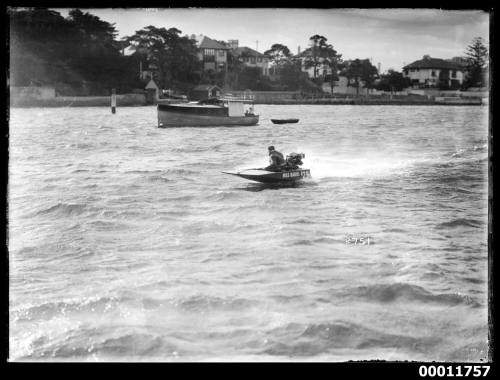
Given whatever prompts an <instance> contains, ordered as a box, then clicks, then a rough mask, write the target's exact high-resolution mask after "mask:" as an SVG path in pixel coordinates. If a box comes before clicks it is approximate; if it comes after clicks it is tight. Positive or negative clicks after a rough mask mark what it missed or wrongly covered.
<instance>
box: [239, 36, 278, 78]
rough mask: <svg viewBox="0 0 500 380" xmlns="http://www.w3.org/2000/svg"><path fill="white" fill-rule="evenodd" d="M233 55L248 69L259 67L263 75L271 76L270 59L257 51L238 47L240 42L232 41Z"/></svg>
mask: <svg viewBox="0 0 500 380" xmlns="http://www.w3.org/2000/svg"><path fill="white" fill-rule="evenodd" d="M230 44H231V47H232V50H231V52H232V54H233V55H234V56H235V57H236V58H238V59H239V61H240V62H242V63H243V65H244V66H246V67H258V68H260V69H261V70H262V75H265V76H268V75H269V58H268V57H267V56H265V55H264V54H262V53H259V52H258V51H257V50H254V49H251V48H249V47H246V46H241V47H238V40H231V41H230Z"/></svg>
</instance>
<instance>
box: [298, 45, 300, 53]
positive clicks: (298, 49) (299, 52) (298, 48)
mask: <svg viewBox="0 0 500 380" xmlns="http://www.w3.org/2000/svg"><path fill="white" fill-rule="evenodd" d="M299 54H300V45H299V46H298V47H297V55H299Z"/></svg>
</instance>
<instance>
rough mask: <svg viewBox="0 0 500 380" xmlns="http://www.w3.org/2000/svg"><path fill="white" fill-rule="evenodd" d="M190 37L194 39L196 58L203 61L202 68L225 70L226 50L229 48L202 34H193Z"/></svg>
mask: <svg viewBox="0 0 500 380" xmlns="http://www.w3.org/2000/svg"><path fill="white" fill-rule="evenodd" d="M191 38H192V39H194V40H196V46H197V47H198V59H199V60H200V61H202V62H203V70H213V71H225V70H227V52H228V51H229V50H231V48H229V47H227V46H225V45H223V44H221V43H219V42H217V41H215V40H212V39H211V38H209V37H207V36H204V35H199V36H194V35H193V36H191Z"/></svg>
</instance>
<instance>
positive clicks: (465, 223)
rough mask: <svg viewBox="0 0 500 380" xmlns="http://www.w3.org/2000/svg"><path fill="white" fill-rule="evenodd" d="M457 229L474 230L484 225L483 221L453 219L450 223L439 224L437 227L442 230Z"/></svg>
mask: <svg viewBox="0 0 500 380" xmlns="http://www.w3.org/2000/svg"><path fill="white" fill-rule="evenodd" d="M455 227H473V228H482V227H484V223H483V222H482V221H478V220H474V219H464V218H459V219H453V220H450V221H449V222H444V223H439V224H438V225H437V226H436V229H438V230H442V229H447V228H455Z"/></svg>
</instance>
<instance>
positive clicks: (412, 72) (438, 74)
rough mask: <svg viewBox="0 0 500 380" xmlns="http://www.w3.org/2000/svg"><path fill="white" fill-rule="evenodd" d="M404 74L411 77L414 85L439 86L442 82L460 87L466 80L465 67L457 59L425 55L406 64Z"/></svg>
mask: <svg viewBox="0 0 500 380" xmlns="http://www.w3.org/2000/svg"><path fill="white" fill-rule="evenodd" d="M403 76H405V77H407V78H410V81H411V83H412V86H413V87H419V88H425V87H438V86H439V85H440V84H445V85H448V86H449V87H459V86H460V85H461V84H462V83H463V81H464V67H463V66H462V65H461V64H459V63H457V62H456V61H452V60H444V59H439V58H431V56H429V55H424V57H423V58H422V59H420V60H418V61H415V62H412V63H410V64H409V65H406V66H404V67H403Z"/></svg>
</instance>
